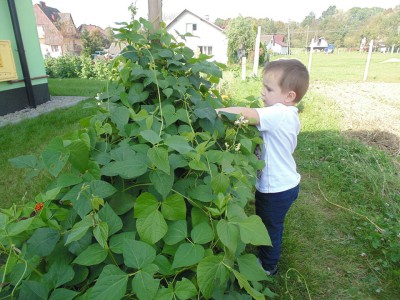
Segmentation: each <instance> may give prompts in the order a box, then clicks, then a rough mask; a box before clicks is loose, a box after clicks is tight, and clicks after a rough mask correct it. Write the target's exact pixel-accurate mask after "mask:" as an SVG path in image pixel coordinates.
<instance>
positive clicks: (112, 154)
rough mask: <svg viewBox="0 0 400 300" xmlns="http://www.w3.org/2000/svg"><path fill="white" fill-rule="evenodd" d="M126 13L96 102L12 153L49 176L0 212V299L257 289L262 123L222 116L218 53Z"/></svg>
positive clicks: (233, 294) (201, 295) (203, 295)
mask: <svg viewBox="0 0 400 300" xmlns="http://www.w3.org/2000/svg"><path fill="white" fill-rule="evenodd" d="M122 25H123V26H122V27H121V28H120V29H119V33H118V35H117V37H118V38H119V39H120V40H121V41H123V42H125V43H126V44H127V46H126V48H125V49H124V50H123V51H122V53H121V55H119V56H118V57H116V58H115V59H114V61H113V74H117V76H116V77H115V78H112V80H110V82H109V84H108V85H107V88H106V89H105V90H104V91H103V92H101V93H99V94H98V96H97V102H96V106H97V107H98V113H97V114H95V115H93V116H91V117H90V118H86V119H83V120H81V122H80V124H81V127H80V129H79V130H76V131H74V132H73V133H71V134H67V135H64V136H59V137H56V138H54V139H53V140H52V141H51V142H50V143H49V144H48V145H47V146H46V147H45V149H44V150H43V152H42V153H41V155H40V156H34V155H24V156H21V157H17V158H13V159H11V160H10V162H11V163H12V164H13V165H15V166H16V167H20V168H28V169H29V172H28V173H27V176H28V177H31V178H33V177H34V176H36V175H38V174H39V173H41V172H47V174H49V175H50V176H51V178H52V179H51V183H50V184H49V186H48V187H47V188H46V189H45V190H43V191H42V192H41V193H40V194H38V195H37V196H36V197H35V199H31V200H29V201H27V202H26V203H24V205H13V206H12V207H10V208H9V209H2V210H1V212H0V252H1V257H0V261H1V267H0V278H1V284H0V298H1V299H5V298H7V299H8V298H11V299H80V300H83V299H108V300H113V299H146V300H148V299H211V298H212V299H222V298H224V297H227V298H229V299H248V298H251V297H253V298H254V299H264V297H265V295H271V292H270V290H269V289H268V288H267V287H266V284H265V282H266V281H267V280H268V276H267V275H266V274H265V272H264V271H263V270H262V268H261V267H260V266H259V264H258V260H257V257H256V256H255V255H254V254H253V253H252V252H253V249H254V246H253V245H255V246H257V245H270V244H271V243H270V239H269V236H268V233H267V231H266V228H265V226H264V225H263V223H262V221H261V219H260V218H259V217H258V216H256V215H252V214H248V213H247V211H249V210H247V209H246V208H247V207H248V205H249V201H250V200H252V199H253V186H254V183H255V176H256V173H257V170H258V169H260V168H262V167H263V163H262V162H260V161H259V160H258V159H257V158H256V156H255V155H254V154H253V153H254V149H255V147H256V145H257V144H259V143H260V142H261V140H260V138H259V137H258V135H257V132H256V130H255V129H254V128H251V127H248V126H246V124H245V122H242V120H241V119H240V118H238V117H237V116H235V115H230V114H225V115H224V116H222V118H219V117H218V116H217V115H216V113H215V108H218V107H221V106H222V104H221V100H222V99H221V96H220V94H219V92H218V90H217V89H216V84H218V82H219V80H220V79H221V77H222V71H221V67H222V65H218V64H217V63H214V62H210V61H209V59H210V57H208V56H205V55H200V56H199V57H195V55H194V52H193V51H192V50H190V49H189V48H188V47H186V46H185V44H184V43H181V42H178V41H177V40H176V39H175V38H174V37H173V36H172V35H170V34H168V33H167V32H166V29H165V26H163V27H162V28H161V29H160V30H159V31H157V32H155V33H153V32H152V31H151V30H152V28H151V24H150V23H149V22H148V21H146V20H144V19H140V20H139V21H137V20H135V21H132V22H131V23H123V24H122ZM139 32H140V33H139Z"/></svg>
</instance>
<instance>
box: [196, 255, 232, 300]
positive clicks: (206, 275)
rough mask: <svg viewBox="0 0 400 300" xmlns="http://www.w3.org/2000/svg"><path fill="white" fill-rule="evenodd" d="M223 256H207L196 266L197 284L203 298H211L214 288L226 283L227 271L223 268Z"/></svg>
mask: <svg viewBox="0 0 400 300" xmlns="http://www.w3.org/2000/svg"><path fill="white" fill-rule="evenodd" d="M223 260H224V256H223V255H222V254H220V255H217V256H213V255H211V256H207V257H205V258H204V259H202V260H201V261H200V262H199V264H198V266H197V283H198V285H199V288H200V291H201V293H202V294H203V296H204V297H205V298H206V299H208V298H211V296H212V294H213V292H214V290H215V289H216V287H220V286H224V285H226V282H227V281H228V276H229V273H228V270H227V268H226V267H225V265H224V263H223Z"/></svg>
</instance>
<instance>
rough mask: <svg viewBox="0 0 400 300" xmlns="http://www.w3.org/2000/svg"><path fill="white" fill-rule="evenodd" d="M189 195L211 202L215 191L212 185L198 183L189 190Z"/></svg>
mask: <svg viewBox="0 0 400 300" xmlns="http://www.w3.org/2000/svg"><path fill="white" fill-rule="evenodd" d="M189 196H190V197H192V198H193V199H196V200H199V201H201V202H211V201H212V200H213V193H212V190H211V186H210V185H204V184H203V185H198V186H196V187H195V188H194V189H191V190H189Z"/></svg>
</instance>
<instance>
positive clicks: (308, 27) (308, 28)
mask: <svg viewBox="0 0 400 300" xmlns="http://www.w3.org/2000/svg"><path fill="white" fill-rule="evenodd" d="M309 30H310V26H307V35H306V52H307V47H308V31H309Z"/></svg>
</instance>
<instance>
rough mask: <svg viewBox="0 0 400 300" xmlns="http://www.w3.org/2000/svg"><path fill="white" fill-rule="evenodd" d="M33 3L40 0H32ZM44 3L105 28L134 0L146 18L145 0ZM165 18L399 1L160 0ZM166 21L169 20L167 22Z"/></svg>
mask: <svg viewBox="0 0 400 300" xmlns="http://www.w3.org/2000/svg"><path fill="white" fill-rule="evenodd" d="M32 2H33V3H34V4H35V3H38V2H39V1H37V0H33V1H32ZM44 2H45V3H46V5H47V6H50V7H54V8H57V9H58V10H59V11H60V12H63V13H71V15H72V18H73V20H74V22H75V26H76V27H78V26H79V25H81V24H92V25H97V26H100V27H101V28H103V29H104V28H106V27H108V26H111V27H115V26H116V25H115V22H129V21H130V13H129V11H128V7H129V5H130V4H131V3H136V7H137V8H138V16H139V17H144V18H147V14H148V6H147V3H148V0H112V1H110V0H47V1H46V0H44ZM162 5H163V7H162V10H163V15H164V20H166V22H167V19H168V18H169V19H171V18H173V17H174V16H176V15H178V14H179V13H180V12H182V11H183V10H184V9H188V10H190V11H191V12H193V13H194V14H196V15H198V16H200V17H205V16H206V15H208V16H209V18H210V21H214V20H215V19H216V18H221V19H227V18H235V17H237V16H239V15H241V16H243V17H254V18H269V19H272V20H274V21H283V22H285V23H286V22H288V21H289V20H291V21H296V22H301V21H303V20H304V18H305V17H306V16H308V15H309V14H310V12H314V13H315V15H316V17H317V18H319V17H320V16H321V14H322V12H323V11H325V10H327V9H328V8H329V7H330V6H333V5H335V6H336V8H337V9H341V10H348V9H350V8H352V7H382V8H394V7H395V6H397V5H400V0H379V1H377V0H325V1H324V0H307V1H300V0H277V1H276V0H275V1H268V0H163V2H162ZM167 23H168V22H167Z"/></svg>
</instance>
